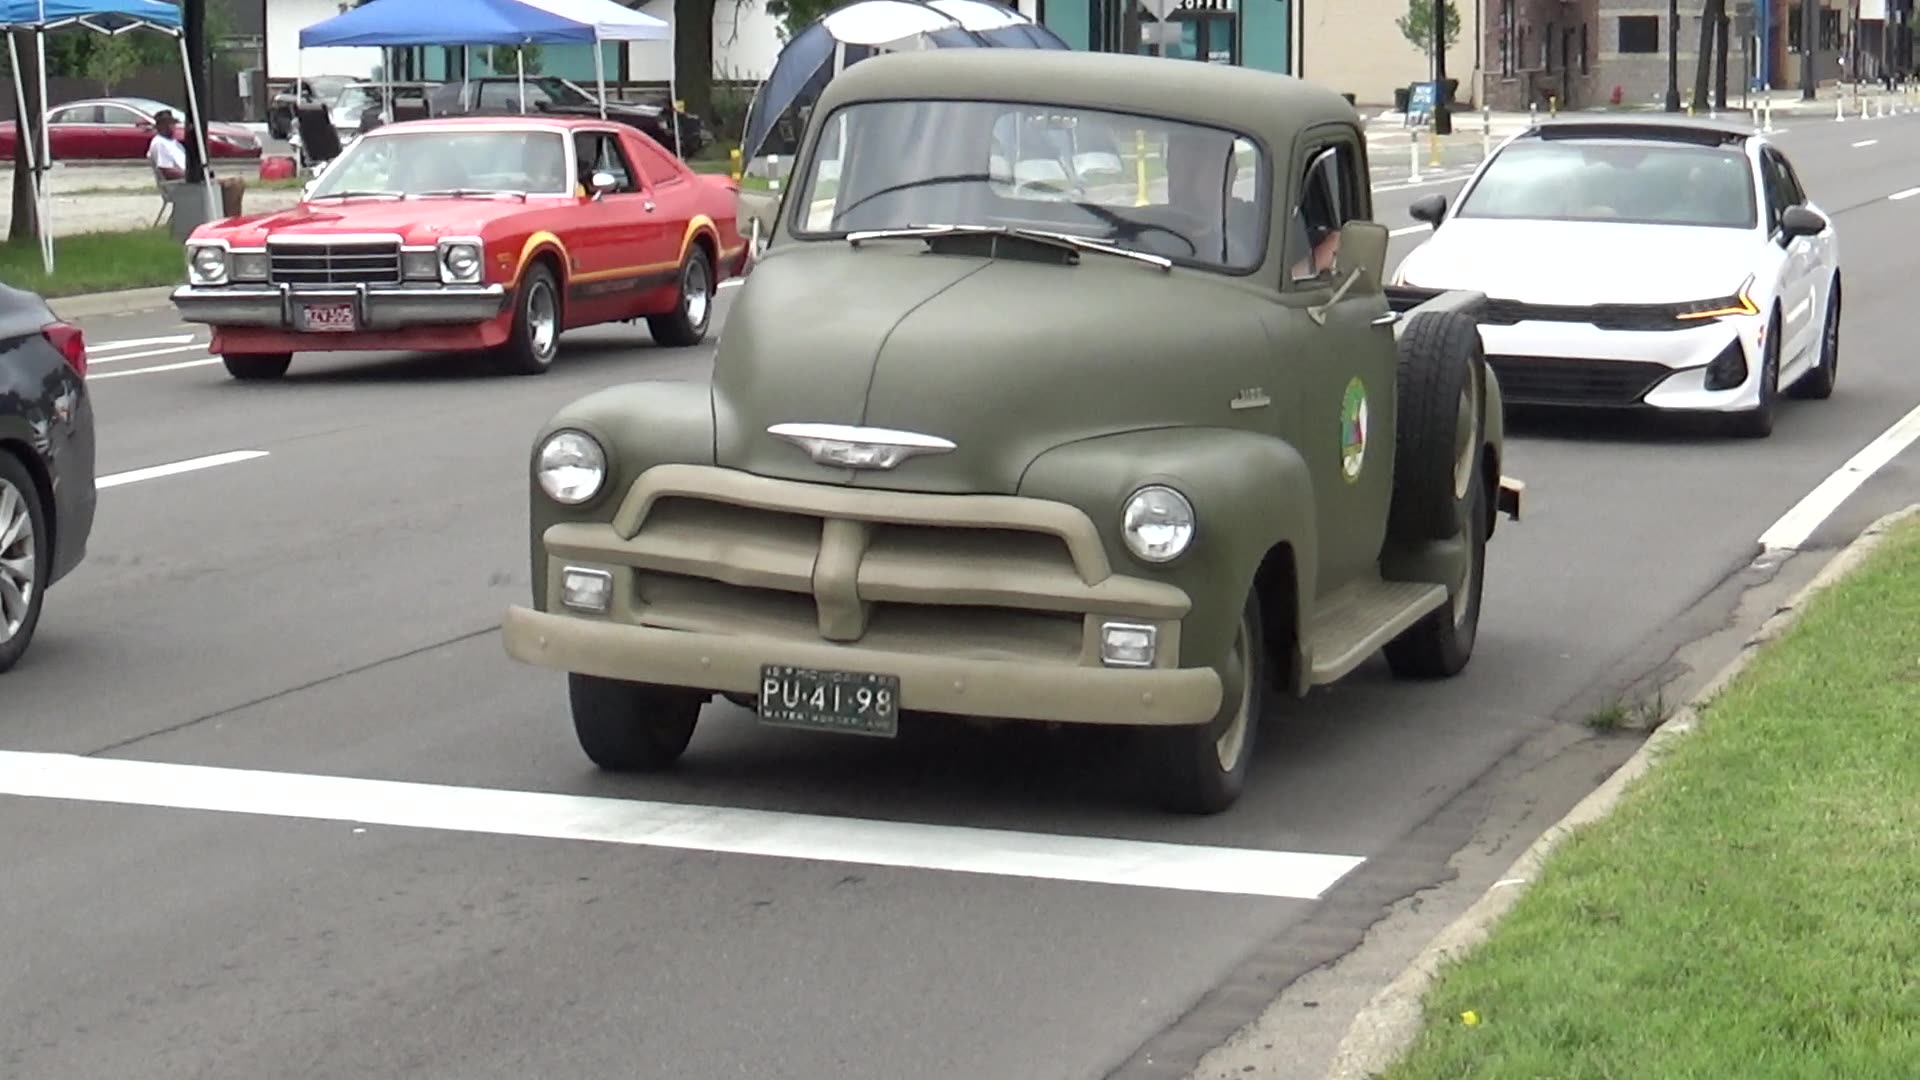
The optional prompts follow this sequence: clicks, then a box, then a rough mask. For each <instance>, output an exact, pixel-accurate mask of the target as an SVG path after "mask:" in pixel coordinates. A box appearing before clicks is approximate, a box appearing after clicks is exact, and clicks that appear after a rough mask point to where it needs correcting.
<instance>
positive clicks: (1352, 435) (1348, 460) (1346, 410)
mask: <svg viewBox="0 0 1920 1080" xmlns="http://www.w3.org/2000/svg"><path fill="white" fill-rule="evenodd" d="M1366 457H1367V388H1366V385H1365V384H1363V383H1362V382H1361V381H1360V380H1359V378H1358V377H1355V378H1354V379H1353V381H1351V382H1349V383H1347V393H1346V396H1345V397H1344V398H1342V399H1341V401H1340V471H1341V473H1342V474H1343V475H1344V476H1345V477H1346V478H1347V482H1348V483H1353V482H1354V481H1356V480H1358V479H1360V468H1361V466H1362V465H1363V464H1364V463H1365V462H1366Z"/></svg>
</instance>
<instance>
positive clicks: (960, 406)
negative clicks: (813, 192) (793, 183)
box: [712, 241, 1264, 494]
mask: <svg viewBox="0 0 1920 1080" xmlns="http://www.w3.org/2000/svg"><path fill="white" fill-rule="evenodd" d="M1202 277H1203V276H1202V275H1200V274H1198V273H1196V272H1191V271H1183V270H1176V271H1174V272H1172V273H1167V272H1164V271H1162V270H1159V269H1157V268H1155V267H1151V266H1147V265H1144V264H1140V263H1134V262H1130V261H1127V260H1124V259H1117V258H1113V257H1109V256H1101V255H1088V256H1086V257H1085V259H1084V261H1082V262H1081V263H1080V264H1079V265H1077V266H1072V265H1063V264H1060V263H1057V262H1043V261H1030V260H1027V259H1021V258H1008V257H1000V258H987V257H980V256H973V255H956V254H933V253H930V252H927V251H925V250H924V249H923V247H922V246H921V244H920V243H919V242H918V241H884V242H879V243H869V244H867V245H865V246H863V247H861V248H858V249H855V248H852V247H847V246H842V245H839V244H837V243H832V242H817V243H806V244H800V245H795V246H793V247H791V248H789V249H788V250H787V251H785V252H778V253H775V254H772V255H769V256H768V257H767V258H766V259H765V260H764V261H762V262H761V263H760V264H759V265H758V266H757V267H756V268H755V270H754V272H753V274H752V275H751V276H750V277H749V278H748V279H747V283H746V287H744V288H742V289H741V290H740V293H739V295H738V297H737V299H736V300H735V302H734V305H733V310H732V311H731V312H730V313H729V315H728V318H727V326H726V331H725V333H724V334H723V335H722V339H721V342H720V346H719V351H718V355H717V357H716V359H715V363H714V374H713V383H712V387H713V389H712V395H713V409H714V420H715V451H716V460H717V463H718V464H720V465H723V466H726V467H728V468H735V469H742V470H745V471H749V472H754V473H759V474H761V475H764V476H774V477H781V478H785V479H792V480H804V481H811V482H815V483H837V484H844V485H849V486H857V487H875V488H887V489H893V490H904V491H931V492H973V493H983V494H984V493H1003V494H1011V493H1013V492H1015V491H1016V490H1017V489H1018V487H1019V482H1020V478H1021V475H1022V474H1023V473H1024V472H1025V470H1026V467H1027V466H1028V464H1030V463H1031V462H1032V461H1033V460H1034V458H1036V457H1038V456H1039V455H1040V454H1042V453H1044V452H1045V451H1047V450H1049V449H1052V448H1053V447H1056V446H1059V445H1062V444H1064V443H1068V442H1074V441H1077V440H1080V439H1085V438H1092V437H1096V436H1101V435H1109V434H1114V433H1118V432H1123V431H1133V430H1139V429H1144V428H1153V427H1162V426H1168V425H1174V424H1191V423H1193V422H1194V418H1195V417H1203V416H1208V415H1218V416H1220V417H1221V418H1222V423H1231V420H1230V419H1229V417H1231V416H1232V415H1233V414H1230V413H1229V411H1228V403H1229V401H1230V400H1231V398H1232V396H1233V393H1234V388H1235V386H1237V382H1236V380H1237V379H1238V377H1239V376H1240V374H1241V372H1240V371H1239V370H1238V369H1237V368H1236V367H1235V366H1234V364H1233V363H1232V362H1231V361H1230V360H1228V358H1231V357H1246V356H1256V355H1260V352H1259V347H1260V345H1261V343H1262V342H1264V331H1263V329H1262V326H1261V322H1260V312H1261V311H1262V306H1261V302H1260V301H1259V300H1258V299H1257V298H1256V297H1255V296H1254V294H1252V293H1250V292H1246V293H1243V292H1240V291H1239V290H1236V289H1234V288H1233V287H1232V286H1230V285H1226V286H1224V287H1223V284H1222V279H1220V278H1218V277H1214V276H1211V275H1206V277H1208V278H1210V280H1203V279H1202ZM1201 313H1204V316H1203V315H1202V314H1201ZM1203 319H1204V322H1205V325H1206V327H1207V335H1206V341H1207V343H1208V349H1207V350H1206V351H1201V350H1197V349H1196V346H1195V342H1196V335H1195V329H1196V327H1197V326H1198V325H1199V324H1200V323H1201V321H1202V320H1203ZM1180 358H1189V359H1190V361H1191V362H1190V363H1181V362H1179V359H1180ZM783 423H825V424H847V425H857V426H865V427H875V428H888V429H893V430H901V431H910V432H916V433H920V434H925V435H934V436H938V437H940V438H943V439H947V440H949V441H951V442H953V443H954V444H955V449H953V450H951V451H947V452H942V453H934V454H924V455H920V456H916V457H912V458H910V459H908V460H907V461H905V462H904V463H902V464H900V465H899V466H898V467H896V468H893V469H871V470H866V469H863V470H850V469H846V468H842V467H833V466H827V465H821V464H816V463H815V462H814V461H813V460H812V459H811V458H810V457H809V455H808V454H807V452H806V451H805V450H803V449H802V448H800V447H798V446H795V445H794V444H792V443H791V442H789V441H788V440H786V439H782V438H779V437H776V436H773V435H770V434H768V432H767V428H768V427H770V426H772V425H775V424H783Z"/></svg>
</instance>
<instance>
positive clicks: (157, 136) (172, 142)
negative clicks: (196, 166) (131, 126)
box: [147, 109, 187, 180]
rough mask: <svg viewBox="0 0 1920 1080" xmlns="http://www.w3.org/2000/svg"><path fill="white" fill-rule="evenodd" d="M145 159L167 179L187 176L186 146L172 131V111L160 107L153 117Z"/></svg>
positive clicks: (179, 178)
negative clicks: (151, 132) (182, 144)
mask: <svg viewBox="0 0 1920 1080" xmlns="http://www.w3.org/2000/svg"><path fill="white" fill-rule="evenodd" d="M147 160H148V161H150V162H152V163H153V167H154V168H155V169H157V170H159V172H160V175H161V176H162V177H164V178H165V179H168V180H184V179H186V177H187V148H186V147H184V146H181V145H180V140H179V139H178V138H177V137H175V135H174V132H173V113H172V112H171V111H169V110H166V109H162V110H160V112H159V113H158V114H157V115H156V116H154V118H153V138H152V139H149V140H148V141H147Z"/></svg>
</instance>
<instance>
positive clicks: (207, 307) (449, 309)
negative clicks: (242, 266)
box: [173, 282, 508, 338]
mask: <svg viewBox="0 0 1920 1080" xmlns="http://www.w3.org/2000/svg"><path fill="white" fill-rule="evenodd" d="M507 296H508V294H507V289H506V286H504V285H501V284H499V283H497V282H496V283H494V284H491V285H437V284H429V283H422V284H420V285H339V286H328V287H325V288H302V289H294V288H293V287H291V286H289V285H285V284H281V285H266V284H257V285H254V284H249V285H217V286H195V285H182V286H180V287H179V288H177V289H175V290H174V291H173V306H174V307H175V308H177V309H178V310H179V312H180V317H181V318H182V319H184V320H186V321H187V322H197V323H207V324H210V325H213V326H220V327H229V326H231V327H254V328H265V329H273V330H284V331H288V332H292V333H301V334H302V336H308V335H307V334H306V332H303V331H301V330H300V329H299V324H298V322H297V321H296V318H295V312H296V310H297V309H298V308H299V307H300V306H301V305H303V304H341V303H350V304H352V305H353V309H354V330H352V331H348V332H346V333H313V334H311V336H312V337H315V338H334V337H346V336H349V335H350V334H352V333H356V332H373V333H379V332H383V331H394V330H405V329H408V328H411V327H416V326H457V325H461V324H466V323H483V322H488V321H490V320H493V319H495V318H498V317H499V316H500V313H501V312H502V311H504V310H505V309H506V304H507Z"/></svg>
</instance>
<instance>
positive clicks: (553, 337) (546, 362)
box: [496, 263, 560, 375]
mask: <svg viewBox="0 0 1920 1080" xmlns="http://www.w3.org/2000/svg"><path fill="white" fill-rule="evenodd" d="M559 352H560V288H559V286H558V285H556V284H554V280H553V271H552V270H549V269H547V267H546V264H544V263H534V264H533V265H532V266H529V267H528V268H527V273H526V277H524V278H522V279H521V281H520V290H519V291H518V292H517V293H515V294H514V297H513V329H512V331H511V332H509V334H508V336H507V341H506V344H504V345H502V346H500V349H499V351H498V353H497V354H496V358H497V359H498V361H499V364H500V367H501V368H502V369H503V370H505V371H507V372H509V373H511V374H515V375H544V374H546V372H547V369H549V368H551V367H553V358H554V357H555V356H556V355H558V354H559Z"/></svg>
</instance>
